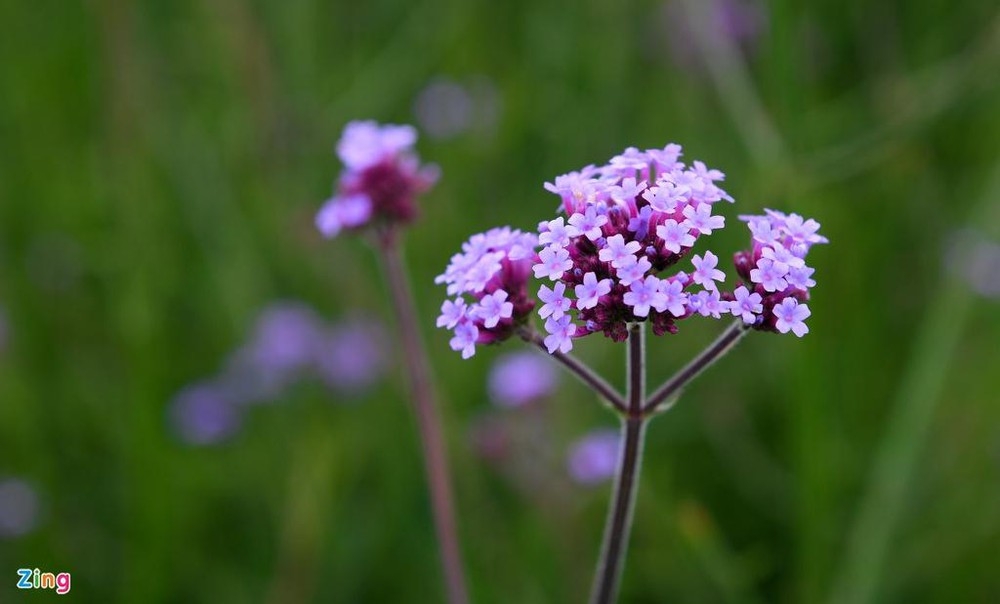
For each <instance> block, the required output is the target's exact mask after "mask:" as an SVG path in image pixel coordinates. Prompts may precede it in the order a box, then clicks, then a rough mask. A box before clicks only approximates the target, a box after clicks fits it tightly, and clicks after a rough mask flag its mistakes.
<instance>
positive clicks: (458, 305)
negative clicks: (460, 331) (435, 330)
mask: <svg viewBox="0 0 1000 604" xmlns="http://www.w3.org/2000/svg"><path fill="white" fill-rule="evenodd" d="M467 313H468V306H466V304H465V300H463V299H462V298H457V299H455V300H445V301H444V303H443V304H442V305H441V316H439V317H438V319H437V326H438V327H447V328H448V329H454V328H455V326H456V325H458V324H459V322H460V321H462V319H464V318H465V317H466V315H467Z"/></svg>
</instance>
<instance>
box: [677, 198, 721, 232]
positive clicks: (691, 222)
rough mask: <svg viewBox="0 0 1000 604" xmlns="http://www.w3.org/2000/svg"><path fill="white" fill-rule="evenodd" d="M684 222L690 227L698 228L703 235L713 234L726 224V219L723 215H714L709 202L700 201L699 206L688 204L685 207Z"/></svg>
mask: <svg viewBox="0 0 1000 604" xmlns="http://www.w3.org/2000/svg"><path fill="white" fill-rule="evenodd" d="M683 214H684V217H685V218H687V220H685V221H684V222H685V223H686V224H687V226H688V228H692V229H696V230H697V231H698V232H699V233H701V234H702V235H711V234H712V231H713V230H717V229H721V228H723V227H725V226H726V219H725V218H723V217H722V216H712V206H710V205H709V204H707V203H699V204H698V207H697V208H695V207H694V206H687V207H686V208H684V212H683Z"/></svg>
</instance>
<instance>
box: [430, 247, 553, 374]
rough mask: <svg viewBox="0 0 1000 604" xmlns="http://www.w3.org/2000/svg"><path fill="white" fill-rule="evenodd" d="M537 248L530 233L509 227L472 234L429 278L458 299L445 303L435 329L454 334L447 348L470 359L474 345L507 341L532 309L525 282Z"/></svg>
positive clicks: (474, 351) (474, 349)
mask: <svg viewBox="0 0 1000 604" xmlns="http://www.w3.org/2000/svg"><path fill="white" fill-rule="evenodd" d="M537 245H538V238H537V237H536V236H535V235H534V234H533V233H522V232H521V231H518V230H514V229H510V228H509V227H504V228H498V229H493V230H490V231H487V232H486V233H480V234H477V235H473V236H472V238H470V239H469V240H468V241H467V242H465V243H463V244H462V253H460V254H455V255H454V256H452V258H451V263H450V264H449V265H448V268H447V269H445V272H444V273H443V274H441V275H439V276H438V277H437V278H436V279H435V280H434V282H435V283H445V284H447V286H448V295H449V296H457V297H456V298H454V299H448V300H445V302H444V304H443V305H442V306H441V316H440V317H438V320H437V326H438V327H445V328H447V329H451V330H454V337H453V338H452V339H451V347H452V349H453V350H456V351H459V350H460V351H461V352H462V358H466V359H467V358H469V357H471V356H472V355H474V354H475V353H476V344H489V343H492V342H497V341H500V340H503V339H506V338H508V337H510V336H511V335H512V334H513V333H514V331H515V329H516V328H517V326H518V325H520V324H522V323H523V322H524V321H525V319H526V318H527V317H528V315H529V314H530V313H531V310H532V309H533V308H534V307H535V301H534V300H532V299H531V298H529V297H528V279H529V278H530V277H531V265H532V263H533V262H534V258H535V247H536V246H537ZM466 295H468V296H469V297H470V298H471V300H466V298H465V296H466Z"/></svg>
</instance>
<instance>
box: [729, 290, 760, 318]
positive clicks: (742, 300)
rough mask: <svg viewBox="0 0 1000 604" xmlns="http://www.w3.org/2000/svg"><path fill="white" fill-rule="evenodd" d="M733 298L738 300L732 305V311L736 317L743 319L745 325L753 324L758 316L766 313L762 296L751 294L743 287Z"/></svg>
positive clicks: (735, 292)
mask: <svg viewBox="0 0 1000 604" xmlns="http://www.w3.org/2000/svg"><path fill="white" fill-rule="evenodd" d="M733 296H734V297H735V298H736V299H735V300H733V301H732V302H731V303H730V310H731V312H732V313H733V315H734V316H736V317H739V318H741V319H743V322H744V323H747V324H750V323H753V322H754V321H756V320H757V315H758V314H760V313H761V312H763V311H764V306H763V305H762V304H761V303H760V302H761V297H760V294H758V293H750V291H749V290H748V289H747V288H746V287H744V286H742V285H741V286H739V287H738V288H736V291H734V292H733Z"/></svg>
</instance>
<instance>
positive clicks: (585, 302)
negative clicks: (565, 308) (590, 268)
mask: <svg viewBox="0 0 1000 604" xmlns="http://www.w3.org/2000/svg"><path fill="white" fill-rule="evenodd" d="M543 287H544V286H543ZM574 293H576V307H577V308H579V309H581V310H583V309H587V308H594V307H595V306H597V302H598V300H599V299H600V298H601V296H606V295H607V294H609V293H611V279H601V280H600V281H598V280H597V275H596V274H595V273H593V272H589V273H587V274H586V275H584V276H583V283H581V284H580V285H577V286H576V289H575V290H574Z"/></svg>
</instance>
